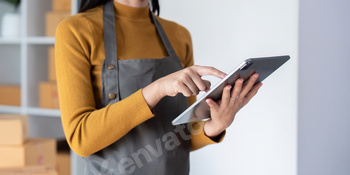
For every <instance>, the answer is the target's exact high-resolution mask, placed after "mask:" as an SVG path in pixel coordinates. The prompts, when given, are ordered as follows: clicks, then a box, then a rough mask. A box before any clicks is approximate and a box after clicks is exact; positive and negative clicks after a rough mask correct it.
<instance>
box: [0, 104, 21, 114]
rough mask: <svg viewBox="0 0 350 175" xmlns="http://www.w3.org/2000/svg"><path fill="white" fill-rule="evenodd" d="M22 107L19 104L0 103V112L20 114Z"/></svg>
mask: <svg viewBox="0 0 350 175" xmlns="http://www.w3.org/2000/svg"><path fill="white" fill-rule="evenodd" d="M21 112H22V108H21V107H20V106H7V105H0V113H10V114H20V113H21Z"/></svg>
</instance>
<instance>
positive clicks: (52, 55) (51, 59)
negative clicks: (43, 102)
mask: <svg viewBox="0 0 350 175" xmlns="http://www.w3.org/2000/svg"><path fill="white" fill-rule="evenodd" d="M48 68H49V81H52V82H56V68H55V47H54V46H50V47H49V65H48Z"/></svg>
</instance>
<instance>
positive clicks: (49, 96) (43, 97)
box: [39, 82, 60, 109]
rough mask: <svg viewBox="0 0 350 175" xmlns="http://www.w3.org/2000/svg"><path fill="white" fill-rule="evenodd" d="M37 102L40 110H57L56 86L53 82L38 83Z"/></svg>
mask: <svg viewBox="0 0 350 175" xmlns="http://www.w3.org/2000/svg"><path fill="white" fill-rule="evenodd" d="M39 100H40V102H39V106H40V107H41V108H51V109H59V108H60V107H59V103H58V92H57V84H56V83H55V82H40V85H39Z"/></svg>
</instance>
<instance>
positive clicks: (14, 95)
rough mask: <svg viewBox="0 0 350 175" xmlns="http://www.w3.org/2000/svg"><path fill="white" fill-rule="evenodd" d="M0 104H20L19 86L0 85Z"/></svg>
mask: <svg viewBox="0 0 350 175" xmlns="http://www.w3.org/2000/svg"><path fill="white" fill-rule="evenodd" d="M0 105H12V106H21V87H20V86H15V85H0Z"/></svg>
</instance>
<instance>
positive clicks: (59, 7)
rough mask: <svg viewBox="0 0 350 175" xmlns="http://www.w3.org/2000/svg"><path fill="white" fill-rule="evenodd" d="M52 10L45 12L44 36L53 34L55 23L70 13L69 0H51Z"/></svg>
mask: <svg viewBox="0 0 350 175" xmlns="http://www.w3.org/2000/svg"><path fill="white" fill-rule="evenodd" d="M52 10H53V11H50V12H47V13H46V36H55V33H56V27H57V25H58V24H59V23H60V22H61V21H62V20H63V19H65V18H67V17H68V16H70V15H71V0H52Z"/></svg>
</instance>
